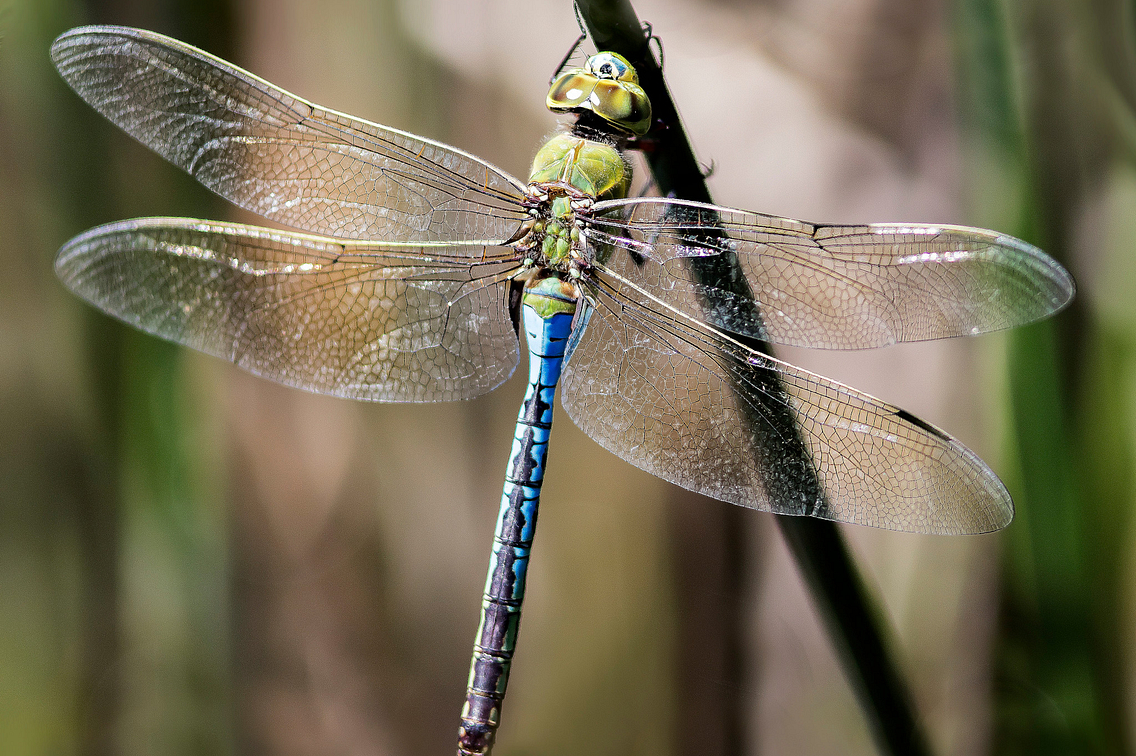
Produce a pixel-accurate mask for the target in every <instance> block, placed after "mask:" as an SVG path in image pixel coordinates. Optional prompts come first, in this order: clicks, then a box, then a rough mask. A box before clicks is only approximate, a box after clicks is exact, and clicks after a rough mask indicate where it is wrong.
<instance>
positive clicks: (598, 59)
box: [588, 53, 629, 80]
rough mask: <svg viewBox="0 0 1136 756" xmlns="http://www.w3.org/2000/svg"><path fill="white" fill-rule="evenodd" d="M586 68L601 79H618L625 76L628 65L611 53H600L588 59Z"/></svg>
mask: <svg viewBox="0 0 1136 756" xmlns="http://www.w3.org/2000/svg"><path fill="white" fill-rule="evenodd" d="M588 70H589V71H591V72H592V73H593V74H595V75H596V76H598V77H599V78H601V79H614V80H620V79H623V78H624V77H625V76H627V72H628V70H629V67H628V65H627V64H626V63H625V62H623V61H622V60H620V59H619V58H617V57H615V56H614V55H612V54H611V53H600V54H599V55H593V56H592V57H591V58H589V59H588Z"/></svg>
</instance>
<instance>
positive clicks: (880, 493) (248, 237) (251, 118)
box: [51, 26, 1075, 756]
mask: <svg viewBox="0 0 1136 756" xmlns="http://www.w3.org/2000/svg"><path fill="white" fill-rule="evenodd" d="M51 54H52V59H53V60H54V62H55V65H56V67H57V68H58V69H59V72H60V73H61V74H62V76H63V78H64V79H65V80H66V81H67V83H68V84H69V85H70V86H71V87H72V88H73V89H74V90H75V91H76V92H77V93H78V94H79V95H80V96H81V97H82V98H83V99H84V100H86V101H87V102H88V103H89V104H90V105H92V106H93V107H94V108H95V109H97V110H98V111H99V112H100V113H102V114H103V115H104V116H106V117H107V118H109V119H110V120H111V121H112V122H114V123H115V124H117V125H118V126H119V127H121V128H122V129H124V130H125V131H126V132H127V133H129V134H130V135H131V136H133V137H135V138H136V139H138V140H139V141H141V142H142V143H143V144H145V145H147V146H148V147H150V148H151V149H152V150H154V151H155V152H157V153H158V154H159V155H161V156H162V157H164V158H166V159H167V160H169V161H170V162H172V163H173V164H175V165H177V166H180V167H181V168H183V169H184V170H186V171H187V172H188V173H189V174H190V175H192V176H193V177H194V178H196V179H197V180H198V181H199V182H201V183H202V184H203V185H205V186H206V187H208V188H209V189H211V190H213V191H214V192H216V193H217V194H219V195H221V196H222V197H224V198H226V199H227V200H229V201H231V202H232V203H234V204H236V205H237V206H239V207H241V208H244V209H246V210H250V211H252V212H254V213H257V214H259V215H260V216H262V217H264V218H266V219H269V220H270V221H273V222H275V223H277V224H279V225H281V226H285V227H287V228H290V229H295V230H282V229H278V228H262V227H258V226H253V225H246V224H240V223H227V222H219V221H211V220H200V219H188V218H140V219H134V220H126V221H120V222H116V223H110V224H108V225H103V226H99V227H97V228H94V229H91V230H89V231H87V232H85V233H83V234H81V235H79V236H77V237H75V238H74V239H72V240H70V241H69V242H67V243H66V244H65V245H64V246H63V247H62V249H61V250H60V252H59V254H58V257H57V259H56V263H55V269H56V272H57V273H58V275H59V277H60V278H61V280H62V281H63V282H64V283H65V284H66V285H67V286H68V287H69V288H71V289H72V290H73V291H74V292H76V293H77V294H78V295H79V296H81V297H82V298H84V299H85V300H87V301H88V302H90V303H92V304H94V305H95V306H96V307H98V308H99V309H101V310H103V311H105V312H107V313H109V314H110V315H113V316H115V317H117V318H120V319H121V320H123V321H125V322H127V323H129V324H131V325H134V326H137V327H138V328H140V329H142V330H144V331H147V332H149V333H152V334H155V335H157V336H160V337H162V338H165V339H169V340H171V341H174V342H177V343H179V344H184V345H187V346H189V347H192V348H195V349H198V350H201V351H203V352H206V353H208V354H212V355H216V356H219V357H222V358H224V359H227V360H230V361H231V362H233V363H235V364H237V365H239V366H240V367H242V368H244V369H246V370H248V371H251V372H252V373H255V374H257V375H260V376H264V377H266V378H269V379H272V380H275V381H278V382H280V383H283V384H287V385H289V386H294V387H298V388H301V389H306V390H308V391H314V392H318V393H323V394H331V395H335V396H340V397H349V398H352V399H360V400H367V401H389V402H439V401H451V400H459V399H469V398H471V397H476V396H478V395H481V394H483V393H485V392H488V391H490V390H492V389H494V388H496V387H497V386H499V385H500V384H501V383H502V382H504V381H505V380H506V379H507V378H508V377H509V376H510V375H511V374H512V373H513V371H514V370H515V369H516V367H517V365H518V364H519V362H520V352H521V349H520V333H521V332H523V333H524V335H525V344H526V347H527V352H528V365H529V379H528V388H527V390H526V393H525V396H524V400H523V402H522V404H521V408H520V412H519V414H518V419H517V425H516V432H515V434H514V439H513V445H512V450H511V455H510V459H509V462H508V464H507V468H506V476H505V483H504V489H503V493H502V497H501V508H500V513H499V515H498V519H497V525H496V532H495V535H494V538H493V548H492V556H491V559H490V565H489V570H488V575H487V579H486V587H485V592H484V597H483V601H482V608H481V616H480V624H479V626H478V630H477V634H476V638H475V644H474V650H473V655H472V660H471V667H470V675H469V680H468V685H467V690H466V696H465V703H464V706H463V708H462V713H461V723H460V728H459V734H458V751H457V752H458V754H464V755H465V756H469V755H471V754H488V753H490V751H491V749H492V746H493V742H494V739H495V735H496V731H497V728H498V725H499V722H500V712H501V706H502V702H503V700H504V696H505V689H506V685H507V682H508V677H509V671H510V667H511V664H512V658H513V653H514V650H515V647H516V639H517V630H518V627H519V622H520V616H521V605H522V601H523V598H524V591H525V578H526V571H527V567H528V564H529V559H530V557H531V549H532V543H533V535H534V532H535V526H536V518H537V508H538V504H539V500H540V490H541V483H542V481H543V479H544V474H545V465H546V461H547V449H548V441H549V435H550V431H551V422H552V413H553V405H554V398H555V393H556V389H557V386H558V385H559V384H561V383H563V392H562V399H561V402H562V404H563V406H564V409H565V410H566V411H567V413H568V415H569V416H570V417H571V418H572V419H573V421H574V422H575V423H576V424H577V425H578V426H579V427H580V428H581V429H582V430H584V431H585V432H586V433H588V434H589V435H590V436H591V437H592V438H593V439H595V440H596V441H597V442H598V443H600V444H601V445H602V446H604V447H605V448H607V449H609V450H610V451H612V452H613V453H615V454H616V455H618V456H619V457H621V458H623V459H624V460H626V461H628V462H630V463H631V464H633V465H636V466H638V467H640V468H642V469H644V470H646V471H648V472H650V473H653V474H654V475H656V476H658V477H660V478H663V479H664V480H667V481H670V482H671V483H674V484H677V485H679V486H682V487H684V488H687V489H690V490H692V491H697V492H699V493H702V494H706V495H708V496H711V497H714V498H717V499H721V500H724V501H727V502H731V503H734V504H738V505H741V506H744V507H750V508H753V509H757V510H762V511H766V512H773V513H777V514H781V515H806V516H812V517H819V518H823V519H828V520H833V521H837V522H845V523H855V524H860V525H869V526H875V527H879V528H887V529H891V530H899V531H907V532H913V533H937V534H961V533H984V532H989V531H993V530H997V529H999V528H1001V527H1003V526H1005V525H1006V524H1008V523H1009V522H1010V520H1011V518H1012V517H1013V505H1012V502H1011V500H1010V497H1009V494H1008V493H1007V491H1006V488H1005V487H1004V486H1003V484H1002V483H1001V481H1000V480H999V479H998V477H997V476H996V475H995V474H994V473H993V471H992V470H991V469H990V468H989V467H988V466H987V465H986V464H985V463H984V462H983V461H982V460H981V459H979V457H978V456H977V455H975V454H974V453H973V452H972V451H970V450H969V449H967V448H966V447H965V446H963V445H962V444H961V443H959V442H958V441H957V440H955V439H954V438H952V437H951V436H949V435H948V434H946V433H945V432H943V431H941V430H939V429H938V428H935V427H934V426H932V425H930V424H928V423H926V422H923V421H922V420H919V419H918V418H915V417H914V416H912V415H910V414H909V413H907V412H905V411H904V410H901V409H899V408H898V407H894V406H891V405H889V404H886V403H884V402H882V401H880V400H878V399H875V398H873V397H871V396H869V395H867V394H864V393H862V392H859V391H857V390H855V389H853V388H849V387H847V386H844V385H841V384H839V383H837V382H835V381H832V380H829V379H827V378H824V377H822V376H819V375H816V374H813V373H810V372H808V371H805V370H802V369H800V368H797V367H794V366H792V365H790V364H787V363H785V362H782V361H779V360H777V359H775V358H774V357H773V356H771V355H769V354H766V353H765V352H763V351H759V350H755V349H753V348H751V347H750V346H747V344H748V343H752V342H751V341H750V340H754V339H759V340H761V341H763V342H771V343H775V344H789V345H795V346H805V347H815V348H827V349H866V348H872V347H881V346H885V345H889V344H894V343H898V342H910V341H920V340H927V339H939V338H947V337H953V336H960V335H971V334H979V333H985V332H989V331H995V330H999V329H1005V328H1010V327H1013V326H1017V325H1021V324H1024V323H1029V322H1033V321H1036V320H1038V319H1041V318H1044V317H1047V316H1049V315H1052V314H1053V313H1055V312H1057V311H1059V310H1061V309H1062V308H1063V307H1065V306H1066V305H1067V304H1068V303H1069V301H1070V300H1071V299H1072V297H1073V295H1074V288H1075V287H1074V282H1073V279H1072V278H1071V277H1070V275H1069V274H1068V273H1067V272H1066V271H1065V270H1064V269H1063V268H1062V267H1061V266H1060V265H1059V264H1058V263H1057V262H1055V261H1054V260H1053V259H1051V258H1050V257H1048V256H1046V255H1045V254H1044V253H1043V252H1041V251H1040V250H1038V249H1037V248H1035V247H1033V246H1031V245H1029V244H1027V243H1025V242H1023V241H1021V240H1019V239H1015V238H1013V237H1011V236H1007V235H1005V234H1001V233H998V232H995V231H986V230H982V229H976V228H967V227H962V226H950V225H929V224H918V223H906V224H882V223H875V224H866V225H832V224H813V223H805V222H801V221H796V220H791V219H787V218H780V217H775V216H771V215H764V214H761V213H756V212H750V211H746V210H739V209H734V208H729V207H722V206H717V205H711V204H705V203H699V202H692V201H684V200H679V199H674V198H660V197H647V196H641V197H631V196H628V194H629V187H630V185H631V179H632V167H631V163H630V162H629V160H628V159H627V152H626V150H627V149H628V147H629V145H633V143H634V140H638V139H642V138H649V133H650V131H651V129H652V128H656V124H655V122H654V121H653V118H652V111H651V103H650V100H649V98H648V97H647V94H646V93H645V92H644V90H643V89H642V88H641V87H640V85H639V83H638V77H637V74H636V72H635V70H634V68H633V67H632V66H631V64H630V63H628V61H627V60H626V59H625V58H623V57H621V56H620V55H618V54H615V53H610V52H599V53H597V54H595V55H593V56H591V57H589V58H588V59H587V61H586V62H585V63H584V65H583V66H582V67H578V68H571V69H568V70H563V67H562V70H561V71H559V72H558V75H557V76H556V77H555V78H554V80H553V81H552V83H551V86H550V89H549V91H548V94H547V96H546V104H547V106H548V107H549V108H550V109H551V110H552V111H554V112H556V113H558V114H565V115H566V116H568V117H569V119H570V122H568V123H566V124H565V127H564V128H563V130H561V131H560V132H559V133H557V134H556V135H554V136H553V137H551V138H550V139H549V140H548V141H547V142H546V143H545V144H544V145H543V146H542V147H541V148H540V149H539V151H538V152H537V154H536V156H535V158H534V161H533V166H532V171H531V174H530V176H529V180H528V181H527V182H522V181H520V180H518V179H516V178H514V177H513V176H510V175H509V174H508V173H506V172H504V171H502V170H501V169H499V168H497V167H495V166H493V165H491V164H490V163H488V162H486V161H484V160H481V159H480V158H477V157H475V156H473V155H471V154H468V153H466V152H464V151H462V150H460V149H456V148H454V147H450V146H447V145H445V144H442V143H440V142H437V141H434V140H432V139H427V138H424V137H420V136H415V135H413V134H409V133H406V132H404V131H400V130H397V129H393V128H389V127H386V126H380V125H378V124H375V123H371V122H368V121H365V120H361V119H358V118H354V117H352V116H349V115H345V114H343V113H339V112H336V111H334V110H329V109H327V108H323V107H320V106H318V105H315V104H313V103H311V102H308V101H307V100H304V99H302V98H300V97H298V96H296V95H293V94H290V93H289V92H286V91H284V90H283V89H280V88H279V87H276V86H273V85H272V84H270V83H268V82H267V81H265V80H263V79H261V78H258V77H257V76H255V75H253V74H251V73H249V72H247V71H244V70H242V69H241V68H238V67H237V66H234V65H232V64H230V63H227V62H225V61H223V60H221V59H219V58H217V57H214V56H213V55H210V54H209V53H206V52H204V51H202V50H199V49H197V48H194V47H191V46H190V45H187V44H184V43H182V42H179V41H177V40H174V39H171V38H169V37H165V36H162V35H160V34H156V33H153V32H148V31H142V30H137V29H130V28H124V27H111V26H89V27H82V28H78V29H74V30H71V31H69V32H67V33H65V34H63V35H62V36H60V37H59V38H58V39H57V40H56V41H55V43H54V44H53V46H52V49H51ZM707 265H711V266H719V268H721V269H723V270H727V271H730V274H729V275H727V276H726V277H725V278H722V279H720V280H719V279H715V278H713V277H709V276H707V275H705V271H706V269H707V268H706V266H707ZM793 439H796V440H797V441H798V442H799V443H800V445H802V446H803V448H804V450H805V451H806V452H807V459H808V465H809V466H810V469H809V471H808V472H809V474H810V475H811V476H812V477H813V479H814V480H815V481H816V484H815V486H812V487H810V486H800V485H795V484H792V483H791V482H787V481H791V480H792V479H793V478H794V476H795V475H796V472H795V471H794V470H792V469H790V468H791V467H792V463H791V462H790V461H788V460H786V459H783V458H781V456H780V454H779V450H780V449H783V448H785V447H786V444H788V445H792V440H793Z"/></svg>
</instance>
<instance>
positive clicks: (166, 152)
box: [51, 26, 527, 244]
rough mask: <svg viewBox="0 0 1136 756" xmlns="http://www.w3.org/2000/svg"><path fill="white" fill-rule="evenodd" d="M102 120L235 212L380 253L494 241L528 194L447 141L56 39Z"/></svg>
mask: <svg viewBox="0 0 1136 756" xmlns="http://www.w3.org/2000/svg"><path fill="white" fill-rule="evenodd" d="M51 55H52V59H53V60H54V61H55V65H56V66H57V67H58V69H59V72H60V73H61V74H62V75H63V78H64V79H66V80H67V83H68V84H70V85H71V86H72V87H73V88H74V89H75V91H76V92H78V93H79V95H80V96H81V97H82V98H83V99H84V100H86V101H87V102H88V103H90V104H91V105H92V106H93V107H95V108H96V109H97V110H98V111H99V112H100V113H102V114H103V115H104V116H106V117H107V118H109V119H110V120H111V121H113V122H114V123H115V124H117V125H118V126H119V127H121V128H122V129H124V130H125V131H126V132H127V133H129V134H130V135H131V136H133V137H134V138H136V139H138V140H139V141H140V142H142V143H143V144H145V145H147V146H148V147H150V148H151V149H152V150H154V151H155V152H157V153H158V154H159V155H161V156H162V157H164V158H166V159H167V160H169V161H170V162H172V163H174V164H175V165H177V166H180V167H181V168H184V169H185V170H186V171H188V172H189V173H190V174H191V175H193V176H194V177H195V178H196V179H197V180H198V181H200V182H201V183H202V184H204V185H205V186H207V187H209V188H210V189H212V190H213V191H215V192H217V193H218V194H220V195H221V196H222V197H225V198H226V199H229V200H231V201H232V202H234V203H236V204H237V205H239V206H241V207H243V208H246V209H248V210H251V211H253V212H255V213H258V214H260V215H262V216H264V217H265V218H270V219H272V220H274V221H278V222H280V223H283V224H285V225H288V226H291V227H293V228H298V229H301V230H303V231H308V232H311V233H316V234H324V235H328V236H336V237H341V238H353V239H368V240H377V241H384V242H462V243H471V244H497V243H501V242H504V241H506V240H508V239H510V238H512V236H513V235H514V234H515V233H516V231H517V229H518V228H519V227H520V225H521V223H522V222H523V221H524V220H525V219H526V217H527V216H526V215H525V214H524V212H523V210H522V209H521V206H520V201H521V198H522V196H523V190H524V187H523V185H522V184H520V182H518V181H517V180H516V179H515V178H513V177H511V176H509V175H508V174H506V173H505V172H503V171H501V170H499V169H498V168H495V167H494V166H492V165H490V164H489V163H486V162H485V161H483V160H479V159H478V158H476V157H474V156H472V155H469V154H467V153H465V152H462V151H461V150H458V149H455V148H453V147H448V146H446V145H444V144H441V143H439V142H434V141H431V140H429V139H423V138H421V137H416V136H414V135H412V134H407V133H404V132H402V131H398V130H395V129H390V128H387V127H385V126H379V125H378V124H374V123H369V122H367V121H363V120H359V119H356V118H352V117H351V116H347V115H343V114H342V113H337V112H334V111H331V110H326V109H324V108H321V107H319V106H317V105H313V104H312V103H310V102H307V101H305V100H303V99H301V98H299V97H296V96H295V95H293V94H289V93H288V92H285V91H284V90H283V89H280V88H278V87H275V86H273V85H272V84H269V83H268V82H266V81H264V80H263V79H260V78H258V77H256V76H254V75H252V74H250V73H248V72H247V71H244V70H242V69H240V68H238V67H236V66H234V65H231V64H229V63H226V62H225V61H223V60H221V59H219V58H216V57H214V56H212V55H210V54H208V53H205V52H202V51H201V50H198V49H197V48H195V47H192V46H190V45H187V44H184V43H182V42H178V41H177V40H174V39H170V38H169V37H165V36H162V35H160V34H155V33H153V32H147V31H141V30H138V29H128V28H123V27H113V26H88V27H82V28H79V29H73V30H71V31H69V32H67V33H66V34H64V35H62V36H61V37H59V39H57V40H56V41H55V44H53V45H52V48H51Z"/></svg>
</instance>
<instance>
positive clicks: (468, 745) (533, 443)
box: [458, 276, 576, 756]
mask: <svg viewBox="0 0 1136 756" xmlns="http://www.w3.org/2000/svg"><path fill="white" fill-rule="evenodd" d="M572 293H574V288H573V287H572V285H571V284H568V283H566V282H564V281H561V280H560V279H559V278H557V277H554V276H553V277H548V278H543V279H540V280H539V281H537V282H535V283H533V284H531V285H530V286H529V287H528V288H527V290H526V293H525V298H524V307H523V308H522V313H523V318H524V326H525V334H526V336H527V340H528V346H529V386H528V390H527V391H526V392H525V400H524V402H523V403H522V404H521V410H520V413H519V415H518V416H517V429H516V432H515V433H514V434H513V451H512V454H511V456H510V459H509V467H508V471H507V473H506V476H505V486H504V490H503V491H502V494H501V511H500V513H499V514H498V517H497V530H496V533H495V534H494V537H493V557H492V559H491V560H490V563H489V574H488V575H487V576H486V581H485V595H484V596H483V598H482V602H481V622H480V624H479V626H478V629H477V641H476V643H475V645H474V651H473V660H472V662H471V663H470V670H469V685H468V687H467V689H466V699H465V706H464V707H463V709H462V718H461V727H460V729H459V730H458V754H459V756H462V755H464V756H472V755H473V754H488V753H489V752H490V750H491V749H492V747H493V739H494V736H495V734H496V732H497V726H498V724H499V722H500V715H501V701H502V699H504V697H505V688H506V686H507V685H508V682H509V668H510V666H511V665H512V659H513V650H514V649H515V648H516V643H517V628H518V627H519V625H520V621H521V604H522V602H523V601H524V597H525V575H526V574H527V572H528V564H529V555H530V554H531V551H532V542H533V535H534V533H535V530H536V517H537V508H538V505H539V504H540V488H541V484H542V483H543V481H544V466H545V461H546V459H547V456H548V438H549V433H550V431H551V429H552V407H553V400H554V399H555V396H556V384H557V383H558V382H559V380H560V371H561V368H562V367H563V364H564V354H565V350H566V348H567V344H568V339H569V336H570V335H571V332H572V320H573V317H574V315H575V309H576V304H575V299H574V298H572V297H571V296H570V295H571V294H572Z"/></svg>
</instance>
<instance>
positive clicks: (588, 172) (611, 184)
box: [529, 134, 631, 199]
mask: <svg viewBox="0 0 1136 756" xmlns="http://www.w3.org/2000/svg"><path fill="white" fill-rule="evenodd" d="M553 182H562V183H565V184H568V185H570V186H573V187H575V188H576V189H578V190H579V191H581V192H583V193H584V194H586V195H588V196H589V197H595V198H596V199H619V198H621V197H626V196H627V189H628V187H629V186H630V185H631V170H630V168H629V167H628V165H627V162H626V161H625V160H624V159H623V155H621V154H620V153H619V150H617V149H616V148H615V147H613V146H612V145H610V144H607V143H605V142H597V141H593V140H591V139H585V138H584V137H581V136H575V135H573V134H557V135H556V136H554V137H553V138H552V139H549V140H548V141H547V142H545V144H544V146H543V147H541V148H540V150H539V151H538V152H537V153H536V157H535V158H533V167H532V173H531V174H530V175H529V183H532V184H536V183H539V184H545V183H553Z"/></svg>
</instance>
